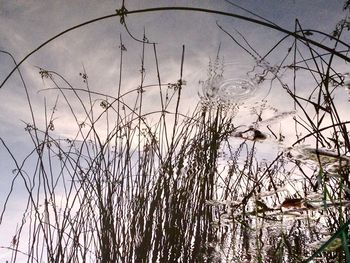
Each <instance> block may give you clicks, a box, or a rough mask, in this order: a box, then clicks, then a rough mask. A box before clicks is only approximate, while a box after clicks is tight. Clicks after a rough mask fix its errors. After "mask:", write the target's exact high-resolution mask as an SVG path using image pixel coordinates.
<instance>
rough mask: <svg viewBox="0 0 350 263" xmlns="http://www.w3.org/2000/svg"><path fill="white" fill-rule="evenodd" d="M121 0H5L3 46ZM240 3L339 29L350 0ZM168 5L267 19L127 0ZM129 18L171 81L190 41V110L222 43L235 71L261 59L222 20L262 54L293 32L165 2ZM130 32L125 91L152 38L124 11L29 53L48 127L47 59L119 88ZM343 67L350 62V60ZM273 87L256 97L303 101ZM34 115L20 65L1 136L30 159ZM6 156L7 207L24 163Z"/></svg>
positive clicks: (63, 70) (7, 96) (198, 1)
mask: <svg viewBox="0 0 350 263" xmlns="http://www.w3.org/2000/svg"><path fill="white" fill-rule="evenodd" d="M121 2H122V1H120V0H114V1H108V0H104V1H96V0H94V1H93V0H73V1H71V0H62V1H54V0H46V1H44V0H0V50H2V51H6V52H10V53H11V54H12V55H13V56H14V58H15V59H16V61H17V62H18V61H20V60H21V59H22V58H24V57H25V56H26V55H27V54H28V53H29V52H31V51H33V50H35V49H36V48H37V47H38V46H39V45H41V44H42V43H44V42H45V41H46V40H48V39H50V38H51V37H53V36H55V35H57V34H58V33H60V32H62V31H64V30H66V29H67V28H70V27H72V26H75V25H78V24H81V23H83V22H86V21H89V20H91V19H95V18H99V17H102V16H106V15H110V14H113V13H115V10H116V9H119V8H120V7H121ZM232 3H235V4H238V5H240V6H241V7H243V8H245V9H247V10H250V11H251V12H253V13H255V14H258V15H259V16H261V17H264V18H265V19H267V20H269V21H271V22H273V23H276V24H277V25H279V26H281V27H283V28H286V29H288V30H294V25H295V19H296V18H298V20H299V22H300V24H301V25H302V26H303V28H305V29H308V28H312V29H315V30H320V31H323V32H327V33H331V32H332V30H333V29H334V27H335V25H336V23H337V22H338V21H339V20H340V19H342V18H343V17H344V16H345V13H344V12H343V11H342V7H343V3H344V1H340V0H333V1H328V0H315V1H306V0H284V1H279V0H258V1H256V0H245V1H242V0H241V1H232ZM162 6H186V7H198V8H207V9H212V10H220V11H224V12H231V13H237V14H241V15H247V16H250V17H253V18H256V19H258V18H257V17H254V16H253V15H251V14H248V13H247V12H245V11H243V10H242V9H239V8H237V7H236V6H234V5H232V4H230V3H229V2H228V1H224V0H211V1H209V0H194V1H188V0H186V1H185V0H182V1H174V0H147V1H142V0H125V7H126V8H127V9H128V10H129V11H131V10H137V9H145V8H152V7H162ZM126 24H127V26H128V29H129V31H130V32H131V33H132V35H133V36H134V37H136V38H139V39H142V37H143V32H145V34H146V37H147V39H148V40H149V41H150V42H155V43H157V44H156V46H157V55H158V62H159V68H160V75H161V79H162V82H163V83H168V82H171V83H174V82H176V81H177V80H178V79H179V76H180V64H181V52H182V46H183V45H185V61H184V71H183V75H184V79H185V80H186V82H187V84H186V89H184V102H183V104H182V107H183V111H184V112H186V111H187V109H186V107H188V108H191V106H193V105H195V104H196V103H197V102H198V92H200V91H201V85H200V84H199V81H200V80H202V81H205V80H206V76H207V70H208V63H209V60H210V59H212V60H213V59H215V57H216V54H217V50H218V48H219V46H220V58H222V59H223V60H224V62H225V63H226V64H227V65H228V68H227V72H229V73H230V74H232V76H234V77H235V78H241V77H242V76H243V77H244V76H245V73H246V71H247V69H250V68H251V67H252V66H253V65H254V61H253V59H252V58H251V56H249V55H248V54H247V53H246V52H244V51H243V50H242V49H241V48H240V47H238V46H237V45H236V44H235V43H233V41H232V40H231V39H230V38H229V36H228V35H227V34H225V33H224V32H223V31H221V30H220V29H219V28H218V26H217V24H219V25H221V26H222V27H223V28H224V29H226V30H228V31H230V32H232V33H234V34H235V36H237V37H238V35H237V31H239V32H240V33H241V34H242V35H243V36H244V37H245V38H246V39H247V41H248V42H249V43H250V44H251V45H252V46H253V47H254V48H255V49H256V50H257V51H258V52H259V53H260V54H264V53H266V52H267V51H268V50H269V49H270V48H271V46H273V45H274V44H275V43H277V41H278V40H279V39H280V38H281V37H283V34H282V33H280V32H278V31H275V30H272V29H266V28H264V27H262V26H258V25H256V24H253V23H249V22H247V21H242V20H239V19H236V18H231V17H225V16H220V15H214V14H207V13H199V12H180V11H163V12H152V13H140V14H130V15H128V16H127V17H126ZM235 30H237V31H235ZM120 39H122V42H123V44H124V45H125V48H126V49H127V51H126V52H125V53H124V63H123V84H124V85H123V91H127V90H130V89H133V88H135V87H137V85H139V83H140V74H139V70H140V65H141V53H142V45H141V44H140V43H139V42H137V41H135V40H133V39H132V37H131V36H130V35H129V34H128V33H127V32H126V30H125V28H124V27H123V26H122V25H121V23H120V21H119V18H118V17H112V18H108V19H105V20H101V21H98V22H95V23H92V24H89V25H87V26H84V27H80V28H78V29H76V30H74V31H71V32H68V33H67V34H64V35H62V36H61V37H59V38H57V39H55V40H54V41H52V42H50V43H48V44H47V45H46V46H44V47H43V48H42V49H40V50H39V51H38V52H36V53H34V54H33V55H32V56H30V57H29V58H28V59H27V60H26V61H24V63H23V64H22V65H21V66H20V70H21V72H22V74H23V77H24V80H25V82H26V84H27V88H28V92H29V96H30V98H31V102H32V103H33V104H32V106H33V109H34V113H35V116H36V120H37V125H39V126H41V127H43V125H44V120H45V115H44V107H45V104H44V103H45V102H46V104H47V108H48V109H51V108H52V107H53V103H54V101H55V99H56V96H55V94H57V93H55V92H52V91H43V90H44V89H46V88H50V87H51V86H50V85H51V84H50V83H49V82H47V81H45V80H43V79H42V78H41V77H40V74H39V68H44V69H47V70H52V71H55V72H57V73H59V74H61V75H62V76H64V77H65V78H66V79H67V80H68V81H69V82H70V83H72V85H74V86H76V87H84V83H83V81H82V78H81V76H80V75H79V73H82V72H84V70H85V71H86V73H87V75H88V80H89V85H90V88H91V89H92V90H93V91H96V92H101V93H106V94H110V95H116V94H117V89H116V87H117V83H118V79H119V63H120V49H119V47H120ZM241 41H242V40H241ZM283 48H284V50H283ZM287 48H288V46H283V45H282V48H281V52H283V51H285V50H286V49H287ZM145 54H146V55H145V68H146V73H147V74H146V80H145V83H147V84H154V83H157V78H156V74H155V67H154V54H153V46H151V45H149V46H146V53H145ZM280 54H281V53H279V52H275V53H274V54H272V55H271V56H270V57H269V59H270V60H271V63H274V62H276V61H279V60H280V59H281V57H280ZM13 66H14V64H13V62H12V60H11V59H10V57H9V56H8V55H6V54H4V53H0V81H1V82H2V81H3V80H4V79H5V78H6V76H7V75H8V74H9V72H10V71H11V70H12V68H13ZM341 67H344V71H346V65H345V66H344V65H341ZM237 69H238V70H237ZM307 85H308V79H305V86H307ZM269 89H270V87H269V85H268V83H266V84H265V85H264V86H263V87H259V90H258V91H257V93H256V95H254V96H257V97H258V98H257V99H256V97H251V98H248V99H247V101H250V102H251V103H255V102H256V100H261V98H264V97H265V96H267V95H270V96H269V97H268V98H269V100H270V102H271V105H272V106H273V107H279V109H280V110H281V112H289V111H291V110H293V109H291V108H290V106H291V105H292V103H291V100H290V99H288V98H287V96H285V94H284V93H280V92H279V91H278V90H277V88H274V87H272V90H271V93H269ZM271 94H272V95H273V96H271ZM346 99H347V98H346V97H345V100H346ZM157 100H158V98H157V97H156V96H155V95H153V94H152V92H150V95H149V101H148V102H147V103H146V107H148V109H149V110H152V107H153V106H154V105H157V103H158V104H159V101H157ZM59 107H61V108H60V111H59V113H58V116H57V117H58V121H57V123H56V125H57V132H58V133H60V134H59V135H60V136H62V137H64V136H68V137H69V136H70V135H72V134H73V132H74V129H73V127H71V126H70V125H69V123H70V122H71V121H72V120H71V119H69V117H67V115H66V114H65V112H66V110H67V109H66V108H64V105H63V104H59ZM269 114H270V113H268V115H267V116H266V118H269V117H273V112H272V111H271V114H270V115H269ZM29 122H31V115H30V111H29V107H28V102H27V99H26V94H25V91H24V88H23V85H22V84H21V80H20V78H19V75H18V73H14V74H13V75H12V76H11V77H10V78H9V79H8V81H7V82H6V83H5V84H4V86H3V87H2V88H1V89H0V137H1V138H2V139H3V140H4V141H5V142H6V144H7V145H8V146H9V147H10V149H11V151H12V152H13V153H14V154H15V156H16V158H18V160H22V159H23V158H24V157H25V156H26V155H27V154H28V153H29V151H30V150H32V144H31V142H30V139H29V137H28V136H27V135H26V133H25V131H24V127H25V126H26V123H29ZM0 158H1V159H0V170H1V174H0V176H1V177H2V179H3V180H1V181H0V207H2V206H3V204H4V197H5V195H6V194H7V190H8V189H9V185H10V182H11V179H12V177H13V174H12V173H11V171H12V169H13V168H14V164H13V162H11V160H10V158H9V157H8V154H7V151H6V149H5V148H4V147H2V146H0ZM16 194H17V195H18V199H11V204H12V206H11V207H17V205H18V204H20V203H21V199H20V196H21V193H20V192H18V193H16ZM11 207H10V208H9V209H8V211H9V214H10V215H11V214H16V209H11ZM7 223H9V222H7ZM9 224H10V223H9ZM10 225H11V224H10ZM12 227H14V223H13V224H12ZM1 229H3V227H2V226H1V225H0V246H4V245H6V244H7V243H8V241H7V240H5V239H3V238H1V237H2V236H3V235H1V233H2V232H1V231H2V230H1ZM0 260H1V256H0Z"/></svg>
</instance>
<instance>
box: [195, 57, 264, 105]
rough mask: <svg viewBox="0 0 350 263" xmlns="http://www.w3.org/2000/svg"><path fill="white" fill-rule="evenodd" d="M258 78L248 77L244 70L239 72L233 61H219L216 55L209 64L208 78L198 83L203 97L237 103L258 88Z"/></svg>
mask: <svg viewBox="0 0 350 263" xmlns="http://www.w3.org/2000/svg"><path fill="white" fill-rule="evenodd" d="M241 74H243V75H242V76H241ZM258 79H259V80H260V78H258V77H257V76H255V77H250V76H249V75H248V74H247V73H246V72H243V73H242V72H239V70H238V69H237V64H235V63H225V64H224V63H222V62H220V60H219V57H218V56H217V57H216V59H215V60H214V61H211V63H210V64H209V69H208V79H207V80H206V81H201V82H200V83H201V85H202V92H203V97H204V98H205V99H207V100H210V101H214V100H216V101H221V102H224V103H239V102H243V100H245V99H247V98H249V97H252V96H253V95H254V93H255V91H256V89H257V88H258V84H259V83H258V81H257V80H258Z"/></svg>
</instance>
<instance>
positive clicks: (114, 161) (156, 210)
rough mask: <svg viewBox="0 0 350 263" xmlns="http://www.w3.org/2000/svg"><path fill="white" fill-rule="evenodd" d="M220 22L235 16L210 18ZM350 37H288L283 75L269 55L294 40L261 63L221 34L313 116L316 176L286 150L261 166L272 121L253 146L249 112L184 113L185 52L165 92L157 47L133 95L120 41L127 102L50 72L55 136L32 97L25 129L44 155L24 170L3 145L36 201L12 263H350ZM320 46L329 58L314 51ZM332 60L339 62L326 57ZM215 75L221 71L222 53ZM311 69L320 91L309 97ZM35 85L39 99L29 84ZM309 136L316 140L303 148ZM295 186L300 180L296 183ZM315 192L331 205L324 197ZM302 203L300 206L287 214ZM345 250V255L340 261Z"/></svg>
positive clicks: (309, 130) (307, 123) (207, 106)
mask: <svg viewBox="0 0 350 263" xmlns="http://www.w3.org/2000/svg"><path fill="white" fill-rule="evenodd" d="M123 8H124V9H121V11H120V10H119V11H118V13H117V15H119V16H121V22H122V23H123V24H125V26H126V23H125V20H124V19H126V18H125V16H126V14H132V13H133V12H132V11H131V12H128V11H127V10H126V9H125V7H124V6H123ZM178 9H180V8H178ZM188 10H192V9H188ZM192 11H195V10H192ZM197 11H198V10H197ZM202 11H203V10H202ZM209 11H210V12H216V13H218V14H223V13H222V12H218V11H213V10H206V11H205V12H209ZM225 14H226V13H225ZM247 20H249V21H252V19H247ZM96 21H98V20H96ZM266 23H267V22H266V21H265V22H262V21H261V22H259V24H263V25H265V24H266ZM345 26H346V23H345V22H344V21H343V22H342V23H340V24H339V26H338V27H337V31H336V33H334V34H333V36H332V37H331V40H330V43H331V44H333V46H332V47H329V46H327V48H324V46H325V44H324V43H322V44H321V43H319V42H317V41H316V40H312V39H310V38H309V37H310V36H311V35H312V34H321V35H324V34H323V33H320V32H316V31H311V30H308V31H304V30H303V29H302V28H301V26H300V24H299V23H296V28H295V32H285V30H281V28H275V29H277V30H280V31H282V32H285V33H287V35H288V36H292V37H294V38H293V39H292V41H291V48H290V49H289V50H288V52H287V54H286V56H285V57H284V58H283V59H282V61H281V62H280V64H278V65H277V66H273V67H272V66H269V64H268V60H267V59H268V56H269V55H270V54H271V53H273V52H274V51H275V50H277V48H278V46H279V45H280V44H281V43H283V42H284V41H288V40H289V41H290V39H287V38H283V39H281V40H280V41H278V42H277V44H276V46H274V47H273V48H271V50H270V51H269V52H268V53H267V54H266V55H260V54H259V53H258V52H257V51H256V50H255V49H254V48H253V47H252V45H251V44H250V43H249V42H248V41H247V40H246V39H245V38H244V37H243V35H242V34H238V36H239V37H241V40H239V39H238V38H237V37H236V36H234V35H233V34H231V33H230V32H229V30H227V29H224V28H222V27H221V26H219V28H220V29H221V30H223V31H224V32H225V33H226V34H228V36H229V37H231V38H232V40H233V41H234V43H235V44H239V45H240V46H241V47H242V48H243V49H244V50H245V51H246V52H248V54H250V55H252V56H253V57H254V59H255V60H256V63H257V66H259V67H263V68H264V69H265V71H264V72H265V75H264V76H262V77H261V79H260V81H261V82H263V81H266V80H268V79H270V81H271V82H272V83H278V86H279V88H282V89H284V90H286V92H287V93H288V94H289V95H290V96H291V98H292V99H293V100H294V101H295V107H296V109H297V110H298V112H301V114H300V115H299V117H298V118H295V123H296V126H295V127H296V134H297V135H298V136H299V137H298V139H297V141H296V144H301V143H302V142H304V141H305V140H307V139H308V138H311V137H313V138H314V141H313V143H314V145H313V146H312V147H311V149H309V151H308V154H309V155H310V156H311V155H312V154H313V155H314V156H316V157H315V158H316V163H317V168H316V169H314V170H312V169H311V170H308V169H309V167H308V166H307V165H304V164H303V163H302V162H301V161H300V159H298V158H294V157H291V155H290V153H289V152H288V151H280V152H279V153H278V154H277V155H276V156H275V158H272V161H264V160H259V158H258V156H257V154H256V152H257V149H258V146H259V143H260V142H259V141H257V140H256V139H257V138H256V137H255V135H256V134H257V132H259V130H258V125H259V123H260V122H261V120H260V119H261V113H260V115H259V116H258V120H257V122H256V124H257V125H256V127H251V128H250V132H253V134H254V136H253V138H248V137H245V136H243V135H242V130H240V127H238V125H236V124H235V115H236V112H237V111H238V109H239V108H238V106H237V105H236V104H233V103H227V102H226V101H221V100H220V99H217V98H216V99H215V100H214V99H213V98H210V97H208V96H206V94H205V93H203V94H202V98H201V100H200V101H199V102H198V105H197V106H196V107H195V108H194V109H193V111H192V112H191V113H190V114H188V113H187V114H185V112H184V111H183V110H181V109H182V107H183V105H182V104H181V103H182V100H183V98H182V96H183V95H182V91H183V89H185V88H187V87H186V81H185V80H184V79H183V75H184V74H183V72H184V69H185V66H186V63H185V57H186V56H185V47H184V46H183V47H182V53H181V56H180V59H179V69H178V70H179V74H178V79H175V80H174V81H173V83H162V79H161V77H160V74H159V72H160V69H159V68H158V56H157V46H156V44H152V43H149V42H147V41H145V39H146V37H145V36H144V37H143V39H144V41H141V43H140V47H141V64H140V71H139V72H140V83H139V85H138V86H137V87H135V88H133V89H131V90H128V91H126V92H124V93H123V92H122V90H123V78H124V75H123V73H124V72H123V57H124V52H125V48H124V44H123V42H122V39H120V66H119V77H120V79H119V83H118V87H117V90H118V92H117V95H116V96H112V95H110V94H102V93H98V92H95V91H92V90H91V89H90V86H89V75H88V72H86V71H85V70H83V71H82V72H81V73H80V77H81V80H82V83H83V84H84V88H77V87H74V86H73V85H72V84H70V81H69V80H67V79H65V77H64V76H61V75H60V74H59V73H57V72H54V71H50V70H48V69H39V74H40V76H41V78H42V79H43V80H44V81H45V82H48V83H50V85H51V88H49V89H46V90H43V91H42V92H44V93H45V92H50V94H56V96H57V99H56V101H55V103H54V104H53V105H50V106H51V107H49V105H46V102H45V104H44V109H45V110H44V112H43V113H42V114H43V116H44V119H45V123H39V122H38V121H37V120H36V119H37V116H36V115H35V114H34V111H33V110H32V107H31V99H30V97H29V95H28V93H27V98H28V103H29V108H30V111H31V113H32V120H31V121H30V122H28V123H27V124H26V126H25V130H26V131H27V133H28V138H29V140H30V141H31V143H32V144H33V150H32V151H31V152H30V153H29V154H28V156H27V157H26V158H24V160H22V161H20V160H17V158H16V156H14V155H13V154H12V152H11V149H9V148H8V146H7V144H6V142H5V141H4V140H3V139H1V142H2V146H3V149H5V150H6V151H7V152H8V153H9V155H10V157H11V158H12V159H13V161H14V165H15V170H14V181H13V185H14V183H15V182H17V181H18V180H21V182H22V184H23V186H24V189H25V190H26V194H27V205H26V209H25V211H23V217H22V219H21V221H20V223H19V227H18V229H17V230H16V233H15V235H14V236H13V239H12V243H11V246H9V247H7V249H8V250H10V251H12V258H11V259H9V261H11V262H16V261H18V260H19V258H23V256H24V257H25V258H26V259H27V262H230V261H231V262H232V261H233V262H268V261H271V262H275V261H276V262H282V261H283V260H288V261H291V262H300V261H302V260H305V259H306V257H307V256H308V255H309V256H310V255H312V253H311V250H314V251H315V253H314V255H312V256H311V258H309V259H306V260H312V259H314V258H315V257H316V256H317V255H318V254H322V253H323V256H324V257H325V258H327V259H331V258H337V259H338V260H339V262H346V260H348V259H349V249H348V238H347V231H348V230H347V225H348V221H347V218H348V214H349V212H348V211H347V206H348V199H349V188H350V183H349V172H348V171H349V170H348V161H349V159H348V157H347V154H348V152H349V150H350V143H349V141H350V140H349V136H348V131H347V129H348V126H347V125H348V121H344V120H342V118H341V116H340V114H339V112H338V105H336V104H335V102H334V99H333V97H332V96H333V95H332V94H333V91H334V90H335V89H337V88H339V87H343V86H344V75H342V74H340V73H337V71H336V69H335V68H333V61H334V57H335V56H338V57H340V58H341V59H344V60H348V57H347V56H346V55H344V54H346V53H345V51H342V50H341V51H338V50H337V48H338V46H339V45H343V47H342V48H344V47H345V48H346V49H347V48H348V46H347V45H344V43H343V42H341V40H340V37H341V33H342V30H343V28H344V27H345ZM270 27H272V28H273V27H276V26H274V25H271V24H270ZM58 36H59V35H58ZM53 39H54V38H53ZM50 41H51V40H50ZM289 43H290V42H289ZM315 43H318V45H316V46H317V48H321V49H316V48H315V47H314V46H312V45H315ZM42 46H43V45H42ZM300 46H302V47H300ZM40 47H41V46H40ZM40 47H39V48H40ZM322 48H323V50H326V51H328V52H329V51H331V52H330V53H327V54H324V53H321V51H322ZM37 50H38V49H37ZM37 50H35V51H37ZM145 52H152V53H153V55H154V62H155V63H154V64H155V65H156V70H155V72H156V73H157V76H156V78H157V80H158V83H156V84H152V85H148V84H146V83H145V69H146V67H147V65H146V64H145V61H144V57H145ZM276 52H277V51H276ZM322 52H323V51H322ZM22 61H24V60H22ZM22 61H21V62H22ZM21 62H20V63H21ZM213 63H214V64H215V63H216V64H215V65H218V63H219V53H218V56H217V57H216V59H215V61H214V62H213ZM16 66H17V65H16ZM298 70H302V71H303V72H306V73H308V74H310V76H311V77H312V78H313V79H314V80H315V88H314V89H313V91H312V92H311V93H310V94H308V95H307V96H305V95H300V94H299V86H298V82H297V76H298V74H299V71H298ZM287 71H288V72H290V71H291V73H292V74H294V78H293V82H292V83H293V85H292V86H290V84H287V83H286V82H285V81H284V79H283V76H282V74H281V72H284V74H285V72H287ZM19 74H20V71H19ZM215 74H217V71H216V69H215V68H209V76H208V78H209V80H210V78H213V77H215ZM23 85H24V88H25V90H26V91H27V87H26V84H25V81H24V80H23ZM154 90H157V91H158V98H159V102H160V103H159V105H160V107H159V109H152V111H149V110H147V109H146V108H145V103H146V101H147V93H148V92H149V91H152V92H153V91H154ZM312 97H315V98H316V99H315V100H314V99H312ZM58 104H61V105H62V104H64V105H66V107H67V108H68V109H69V112H68V113H66V114H68V115H69V117H70V119H71V120H72V123H71V124H70V125H71V126H72V127H75V135H74V136H71V137H68V138H62V137H61V136H60V135H59V131H57V129H58V128H57V127H58V126H59V125H58V120H57V119H56V115H57V112H58V110H57V105H58ZM310 105H311V106H312V109H311V110H310ZM48 108H52V110H51V111H49V110H48ZM262 111H263V109H262ZM323 123H326V124H325V125H323ZM301 127H302V128H303V131H304V133H305V131H306V134H304V135H300V132H299V129H301ZM271 133H272V135H274V136H276V135H275V133H274V132H273V131H272V130H271ZM233 137H235V140H232V138H233ZM281 137H282V135H281V136H280V138H281ZM276 139H277V136H276ZM237 140H240V141H239V143H238V144H237ZM322 147H323V148H322ZM324 148H327V151H326V150H324ZM330 150H333V151H332V152H331V151H330ZM223 155H225V159H224V164H223V159H222V156H223ZM310 156H306V158H308V159H311V157H310ZM323 157H329V158H331V157H332V158H335V159H336V161H332V162H331V164H333V165H334V164H336V165H337V166H336V167H337V169H338V170H336V173H337V175H338V176H334V174H330V173H329V172H328V170H327V169H326V168H327V167H326V165H328V164H330V162H329V161H328V162H326V163H325V162H324V161H323V159H324V158H323ZM322 158H323V159H322ZM306 170H308V171H306ZM296 174H297V175H299V177H298V181H297V180H295V178H294V177H293V176H294V175H296ZM300 176H301V177H300ZM300 178H302V179H300ZM300 182H301V183H300ZM286 185H291V186H292V187H294V188H295V190H296V191H295V192H296V193H295V195H293V196H288V195H287V194H286V191H285V187H286ZM300 185H301V186H300ZM312 193H317V194H319V196H318V197H317V198H314V197H311V194H312ZM11 194H12V188H11V189H10V192H9V197H10V196H11ZM320 194H321V196H320ZM7 200H8V199H7ZM7 200H6V202H5V206H4V208H3V210H2V214H1V217H0V224H1V222H2V220H3V217H4V216H6V204H7ZM291 203H293V204H294V205H295V204H297V205H296V206H299V207H296V206H293V207H294V208H293V210H292V211H289V212H284V211H282V208H285V207H287V206H289V207H290V206H292V205H291ZM318 204H320V205H318ZM300 206H301V207H300ZM293 213H294V214H293ZM323 214H324V215H326V216H323ZM290 215H292V216H293V217H292V218H293V219H292V223H290V222H288V216H290ZM314 217H316V218H317V219H316V222H318V223H320V225H317V224H316V223H315V220H314V219H313V218H314ZM317 220H318V221H317ZM325 229H326V230H328V232H329V233H330V234H332V233H335V234H334V236H333V237H331V238H330V241H329V242H328V243H327V242H326V243H324V244H326V245H323V246H322V244H319V243H317V246H318V247H316V248H315V247H314V246H312V244H311V242H314V241H319V240H321V237H322V235H323V234H322V233H321V232H324V231H325ZM337 229H339V231H338V232H337ZM336 238H340V240H341V245H340V246H339V245H338V246H337V247H336V249H329V246H328V245H329V244H330V243H331V242H332V241H334V240H335V239H336ZM333 244H334V243H333ZM327 247H328V249H327Z"/></svg>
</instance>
